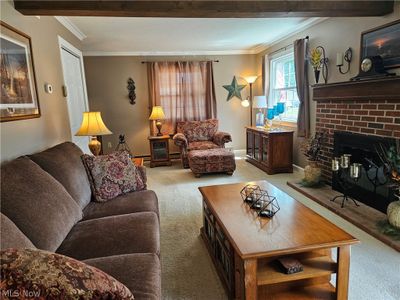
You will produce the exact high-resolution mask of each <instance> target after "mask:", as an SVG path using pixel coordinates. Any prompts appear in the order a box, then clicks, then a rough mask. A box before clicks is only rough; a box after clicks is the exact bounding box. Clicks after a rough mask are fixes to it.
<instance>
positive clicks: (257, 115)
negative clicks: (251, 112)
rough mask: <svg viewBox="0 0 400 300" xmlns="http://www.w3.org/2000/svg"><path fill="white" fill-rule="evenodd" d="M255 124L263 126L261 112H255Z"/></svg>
mask: <svg viewBox="0 0 400 300" xmlns="http://www.w3.org/2000/svg"><path fill="white" fill-rule="evenodd" d="M256 126H257V127H264V114H263V113H262V112H258V113H257V114H256Z"/></svg>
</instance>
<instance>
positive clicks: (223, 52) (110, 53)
mask: <svg viewBox="0 0 400 300" xmlns="http://www.w3.org/2000/svg"><path fill="white" fill-rule="evenodd" d="M243 54H255V53H254V51H253V50H221V51H148V52H147V51H141V52H140V51H83V56H192V55H243Z"/></svg>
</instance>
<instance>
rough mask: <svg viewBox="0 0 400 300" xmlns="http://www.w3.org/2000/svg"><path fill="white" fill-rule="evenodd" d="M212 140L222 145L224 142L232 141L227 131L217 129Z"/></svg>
mask: <svg viewBox="0 0 400 300" xmlns="http://www.w3.org/2000/svg"><path fill="white" fill-rule="evenodd" d="M213 142H214V143H215V144H217V145H218V146H220V147H223V146H224V144H225V143H228V142H232V137H231V135H230V134H229V133H227V132H222V131H217V132H216V133H215V134H214V136H213Z"/></svg>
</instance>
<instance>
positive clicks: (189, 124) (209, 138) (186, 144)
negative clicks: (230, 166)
mask: <svg viewBox="0 0 400 300" xmlns="http://www.w3.org/2000/svg"><path fill="white" fill-rule="evenodd" d="M176 131H177V134H175V136H174V143H175V145H177V146H178V147H179V148H180V151H181V157H182V164H183V167H184V168H189V160H188V153H189V151H191V150H208V149H215V148H224V147H225V143H228V142H231V141H232V137H231V135H230V134H229V133H226V132H221V131H218V120H216V119H209V120H205V121H185V122H178V123H177V129H176Z"/></svg>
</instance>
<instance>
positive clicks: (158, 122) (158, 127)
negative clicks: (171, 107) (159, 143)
mask: <svg viewBox="0 0 400 300" xmlns="http://www.w3.org/2000/svg"><path fill="white" fill-rule="evenodd" d="M156 127H157V129H158V133H157V136H162V135H163V134H162V133H161V127H162V124H161V122H160V121H159V120H157V122H156Z"/></svg>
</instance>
